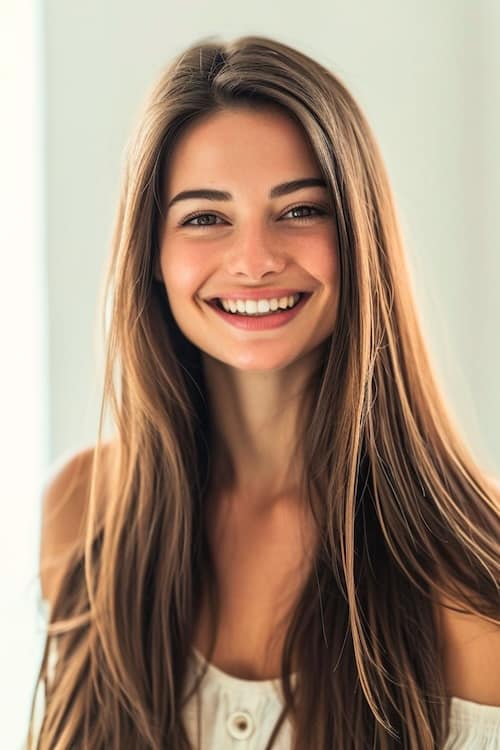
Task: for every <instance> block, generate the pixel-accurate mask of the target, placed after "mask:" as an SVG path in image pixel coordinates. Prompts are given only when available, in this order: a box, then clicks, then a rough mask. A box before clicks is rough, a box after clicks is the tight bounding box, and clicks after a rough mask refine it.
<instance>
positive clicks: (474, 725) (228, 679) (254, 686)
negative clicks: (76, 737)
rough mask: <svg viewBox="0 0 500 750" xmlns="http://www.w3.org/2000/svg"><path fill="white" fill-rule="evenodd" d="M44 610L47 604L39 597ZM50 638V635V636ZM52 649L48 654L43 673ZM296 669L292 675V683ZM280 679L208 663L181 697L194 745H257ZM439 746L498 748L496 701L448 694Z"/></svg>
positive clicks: (196, 656) (265, 734)
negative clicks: (237, 673) (446, 724)
mask: <svg viewBox="0 0 500 750" xmlns="http://www.w3.org/2000/svg"><path fill="white" fill-rule="evenodd" d="M44 606H45V612H46V614H47V615H48V605H47V603H44ZM52 644H54V641H52ZM56 660H57V651H56V647H55V645H53V650H52V651H51V653H50V654H49V664H48V671H49V679H50V675H51V674H52V673H53V669H54V666H55V661H56ZM206 663H207V662H206V660H205V658H204V657H203V656H202V655H201V654H200V653H199V652H198V651H197V650H196V649H194V648H193V650H192V655H191V661H190V670H189V679H188V684H187V685H186V693H185V695H187V692H188V691H189V689H190V688H191V686H192V685H193V680H195V679H196V677H197V676H198V675H199V673H200V671H202V670H203V669H204V666H205V664H206ZM296 678H297V674H296V673H295V674H294V675H293V676H292V684H295V681H296ZM282 706H283V703H282V692H281V681H280V679H279V678H277V679H274V680H244V679H241V678H239V677H233V676H232V675H229V674H227V673H226V672H223V671H221V670H220V669H218V668H217V667H216V666H215V665H213V664H208V670H207V672H206V674H205V676H204V678H203V680H202V682H201V683H200V686H199V690H198V692H197V693H195V694H194V695H193V696H192V697H191V698H190V699H189V701H188V702H187V703H186V705H185V708H184V711H185V714H184V715H185V723H186V726H187V729H188V733H189V737H190V740H191V743H192V745H193V747H194V748H196V750H263V749H264V748H265V746H266V742H267V740H268V739H269V737H270V736H271V733H272V730H273V727H274V725H275V723H276V721H277V719H278V717H279V715H280V712H281V709H282ZM43 710H44V696H43V694H40V695H37V699H36V704H35V712H36V713H35V722H36V732H38V731H39V730H40V724H41V721H42V717H43ZM274 747H275V748H276V750H290V748H291V724H290V720H289V719H288V718H286V719H285V721H284V722H283V724H282V726H281V728H280V731H279V734H278V736H277V738H276V740H275V743H274ZM443 750H500V706H489V705H485V704H483V703H473V702H472V701H466V700H463V699H462V698H456V697H452V698H451V706H450V732H449V734H448V737H447V740H446V743H445V745H444V747H443Z"/></svg>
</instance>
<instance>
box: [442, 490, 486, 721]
mask: <svg viewBox="0 0 500 750" xmlns="http://www.w3.org/2000/svg"><path fill="white" fill-rule="evenodd" d="M491 485H492V489H493V494H494V496H495V498H496V499H497V500H498V507H499V510H500V483H499V482H498V480H492V482H491ZM499 606H500V601H499ZM453 607H456V608H459V605H457V603H456V602H454V601H452V600H451V599H448V598H445V597H441V598H440V599H439V606H438V613H439V614H438V616H439V625H440V632H441V643H442V654H443V666H444V671H445V680H446V686H447V693H448V695H449V696H455V697H457V698H462V699H463V700H468V701H472V702H474V703H484V704H487V705H490V706H500V624H498V623H494V622H490V621H488V620H485V619H483V618H482V617H478V616H476V615H470V614H462V613H460V612H456V611H455V610H454V609H453Z"/></svg>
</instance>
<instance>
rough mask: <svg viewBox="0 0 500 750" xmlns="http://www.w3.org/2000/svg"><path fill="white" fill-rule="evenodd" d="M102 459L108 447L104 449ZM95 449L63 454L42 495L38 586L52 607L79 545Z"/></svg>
mask: <svg viewBox="0 0 500 750" xmlns="http://www.w3.org/2000/svg"><path fill="white" fill-rule="evenodd" d="M102 450H103V457H106V455H107V453H108V452H109V444H104V445H103V449H102ZM94 455H95V447H94V446H91V447H86V448H84V449H82V450H78V451H74V452H71V453H65V454H64V455H62V456H60V457H59V458H58V459H57V460H56V461H55V462H54V463H53V464H52V465H51V466H50V467H49V470H48V472H47V474H46V477H45V480H44V482H43V486H42V492H41V504H42V507H41V530H40V585H41V591H42V597H43V599H45V600H47V601H48V602H49V603H52V601H53V598H54V594H55V591H56V590H57V587H58V583H59V579H60V577H61V575H62V573H63V571H64V568H65V563H66V562H67V561H68V560H69V558H70V557H71V555H72V553H73V552H74V551H75V549H77V548H78V547H79V545H81V544H82V542H83V538H84V530H85V522H86V513H87V504H88V496H89V491H90V481H91V476H92V466H93V461H94Z"/></svg>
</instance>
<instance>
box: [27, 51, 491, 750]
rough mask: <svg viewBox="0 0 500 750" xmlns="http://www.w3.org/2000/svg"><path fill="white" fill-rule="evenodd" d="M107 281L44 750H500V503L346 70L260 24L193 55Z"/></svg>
mask: <svg viewBox="0 0 500 750" xmlns="http://www.w3.org/2000/svg"><path fill="white" fill-rule="evenodd" d="M107 291H108V295H109V296H108V299H110V300H111V301H112V307H111V321H110V328H109V331H108V350H107V352H108V354H107V370H106V382H105V392H104V395H103V415H104V412H105V408H106V407H107V406H108V405H111V407H112V408H113V416H114V420H115V424H116V436H115V438H114V439H113V440H111V441H110V442H108V443H106V444H103V443H102V439H101V431H100V432H99V435H98V439H97V443H96V446H95V448H92V449H90V450H88V451H86V452H84V453H82V454H79V455H78V456H76V457H75V458H74V459H73V460H71V461H69V462H68V463H67V464H66V465H65V466H64V467H63V468H62V469H61V470H60V471H58V472H57V474H56V475H55V476H54V477H53V479H52V481H50V482H49V484H48V486H47V489H46V491H45V492H44V524H43V534H42V560H41V581H42V590H43V593H44V597H45V598H46V599H47V602H48V605H49V620H50V622H49V625H48V635H47V644H46V650H45V654H44V659H43V662H42V665H41V669H40V675H39V682H40V683H43V684H44V685H45V692H46V698H47V700H46V702H45V705H44V711H43V720H42V721H41V724H40V727H39V731H38V744H37V747H38V748H39V750H53V748H58V750H69V749H70V748H73V747H84V748H86V750H104V748H106V750H121V748H134V750H165V749H167V748H172V750H174V749H175V750H184V749H186V750H188V749H189V748H200V749H202V750H223V748H229V747H234V746H235V740H237V741H239V740H241V741H242V740H245V747H246V748H248V750H261V749H262V750H264V749H265V750H269V749H270V748H281V749H282V750H292V748H293V750H311V748H314V750H327V749H329V750H332V749H333V748H336V749H337V748H342V750H349V749H351V748H352V750H361V749H362V748H366V747H371V748H379V749H380V750H392V749H393V748H394V749H395V748H406V749H407V750H436V749H437V748H446V750H452V749H453V750H459V748H461V749H463V750H464V749H465V748H472V747H478V748H479V747H481V748H483V750H494V749H498V748H500V683H499V678H498V675H499V674H500V663H499V662H500V599H499V583H500V561H499V554H498V552H499V545H498V540H499V532H500V519H499V494H500V493H499V490H498V487H496V486H495V485H494V483H493V482H492V481H491V480H490V479H489V478H488V477H486V476H485V474H484V472H483V471H482V470H481V468H480V467H479V466H478V465H477V464H476V462H475V460H474V459H473V457H472V456H471V454H470V452H469V451H468V450H467V448H466V447H465V445H464V443H463V441H462V439H461V437H460V435H459V434H458V432H457V430H456V428H455V426H454V425H453V421H452V419H451V417H450V415H449V414H448V412H447V409H446V406H445V401H444V399H443V397H442V394H441V392H440V389H439V387H438V384H437V381H436V377H435V375H434V372H433V368H432V364H431V362H430V358H429V356H428V353H427V348H426V345H425V341H424V338H423V335H422V332H421V329H420V325H419V319H418V313H417V310H416V306H415V302H414V299H413V294H412V289H411V283H410V278H409V274H408V271H407V265H406V259H405V252H404V247H403V243H402V240H401V236H400V232H399V227H398V223H397V219H396V211H395V208H394V204H393V199H392V194H391V189H390V186H389V183H388V180H387V175H386V171H385V168H384V165H383V161H382V158H381V155H380V152H379V149H378V147H377V144H376V141H375V139H374V137H373V134H372V132H371V130H370V127H369V125H368V123H367V122H366V119H365V118H364V116H363V114H362V112H361V110H360V108H359V106H358V105H357V104H356V102H355V101H354V99H353V98H352V96H351V95H350V94H349V92H348V91H347V90H346V88H345V86H344V85H343V84H342V83H341V81H340V80H339V79H338V78H337V77H336V76H335V75H334V74H333V73H332V72H330V71H328V70H326V69H325V68H324V67H322V66H321V65H320V64H319V63H318V62H316V61H314V60H312V59H311V58H309V57H307V56H305V55H304V54H302V53H301V52H299V51H297V50H294V49H292V48H291V47H289V46H287V45H284V44H281V43H279V42H277V41H274V40H271V39H268V38H264V37H255V36H252V37H243V38H240V39H237V40H235V41H232V42H229V43H227V44H216V43H214V42H212V41H210V42H200V43H199V44H195V45H193V46H192V47H190V48H189V49H188V50H186V51H185V52H184V53H183V54H182V55H180V56H179V57H178V58H177V59H176V60H174V61H173V62H172V64H171V65H170V66H169V67H168V68H167V70H166V71H165V72H164V74H163V75H162V76H161V78H160V79H159V81H158V83H157V84H156V86H155V87H154V89H153V90H152V92H151V94H150V98H149V99H148V101H147V104H146V109H145V112H144V116H143V118H142V119H141V121H140V123H139V126H138V129H137V132H136V134H135V137H134V139H133V141H132V142H131V144H130V148H129V151H128V161H127V168H126V173H125V175H124V181H123V189H122V195H121V201H120V206H119V210H118V215H117V221H116V229H115V234H114V238H113V252H112V257H111V263H110V268H109V276H108V286H107ZM493 667H495V668H493ZM488 668H490V671H488ZM200 708H201V709H202V710H201V711H200V710H199V709H200Z"/></svg>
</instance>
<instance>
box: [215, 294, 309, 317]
mask: <svg viewBox="0 0 500 750" xmlns="http://www.w3.org/2000/svg"><path fill="white" fill-rule="evenodd" d="M299 299H300V294H291V295H290V296H288V297H280V298H277V297H274V298H272V299H259V300H255V299H247V300H242V299H238V300H233V299H221V300H220V302H221V304H222V307H223V308H224V310H225V311H226V312H231V313H240V314H243V315H266V314H269V312H274V311H275V310H278V308H279V309H280V310H286V309H288V308H290V307H293V306H294V305H296V304H297V302H298V301H299Z"/></svg>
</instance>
